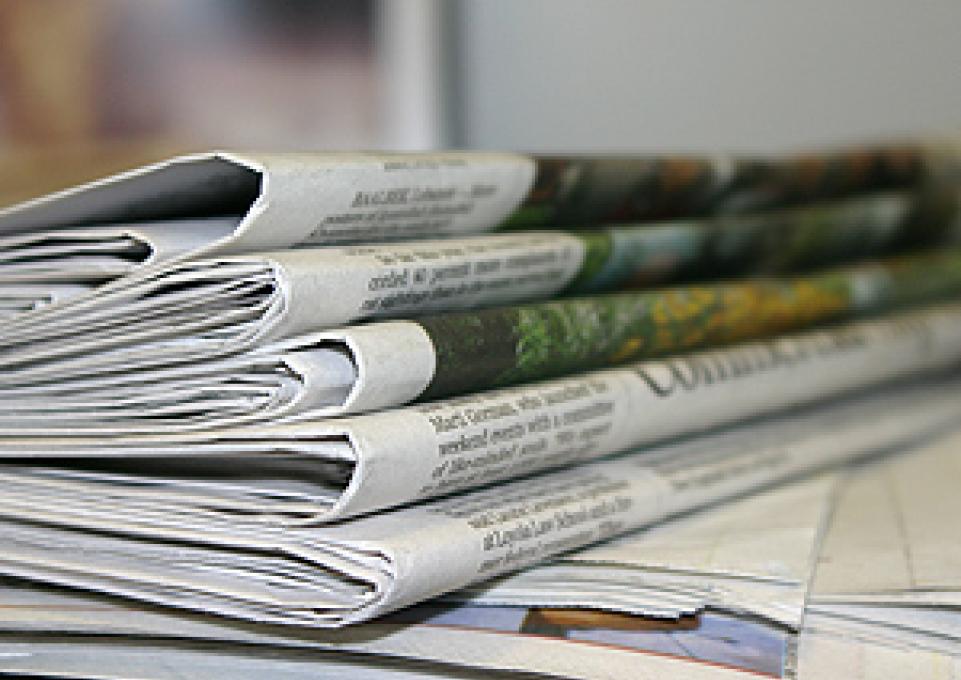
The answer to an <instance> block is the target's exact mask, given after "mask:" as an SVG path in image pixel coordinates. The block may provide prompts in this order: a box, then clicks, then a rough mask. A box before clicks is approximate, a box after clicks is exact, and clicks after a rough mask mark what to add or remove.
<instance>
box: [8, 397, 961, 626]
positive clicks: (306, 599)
mask: <svg viewBox="0 0 961 680" xmlns="http://www.w3.org/2000/svg"><path fill="white" fill-rule="evenodd" d="M956 390H957V382H956V379H955V380H953V381H947V382H941V383H933V384H932V383H910V384H901V385H899V386H897V387H895V388H892V389H890V390H886V391H880V392H874V393H870V394H866V395H863V396H860V397H858V398H857V399H853V400H849V401H846V402H838V403H830V404H824V405H821V406H820V407H818V408H810V409H807V410H803V411H799V412H796V413H794V414H790V415H781V416H779V417H777V418H773V419H770V420H767V421H762V422H757V423H749V424H746V425H744V426H742V427H740V428H736V429H731V430H721V431H718V432H716V433H713V434H709V435H705V436H704V437H700V438H695V439H690V440H686V441H681V442H670V443H668V444H665V445H663V446H661V447H657V448H652V449H648V450H645V451H641V452H637V453H635V454H632V455H627V456H624V457H621V458H617V459H613V460H610V461H604V462H597V463H592V464H585V465H581V466H576V467H573V468H570V469H566V470H563V471H559V472H553V473H549V474H544V475H540V476H536V477H531V478H527V479H523V480H518V481H515V482H511V483H507V484H501V485H498V486H496V487H492V488H489V489H483V490H479V491H474V492H471V493H465V494H461V495H457V496H452V497H449V498H446V499H441V500H437V501H433V502H429V503H424V504H421V505H415V506H411V507H407V508H404V509H399V510H396V511H394V512H389V513H384V514H379V515H373V516H370V517H366V518H362V519H357V520H354V521H351V522H346V523H343V524H340V525H336V526H329V527H322V528H321V527H290V526H287V527H283V526H276V525H274V524H271V523H270V522H264V521H256V520H252V519H251V517H252V516H254V515H256V514H258V511H257V509H255V508H248V514H247V515H246V516H242V515H239V514H229V515H227V516H226V517H216V516H214V515H215V513H210V512H203V513H201V512H197V511H196V510H191V509H190V508H184V507H183V505H182V504H181V503H179V502H168V503H167V504H166V505H158V504H156V503H144V504H142V505H141V506H138V505H137V503H134V502H123V499H122V498H120V499H119V502H118V500H117V499H114V498H112V497H110V495H109V494H108V495H100V496H98V497H92V496H90V495H89V494H85V493H83V491H82V489H81V491H80V492H79V493H74V492H73V490H72V485H71V484H70V483H67V482H66V481H65V482H62V483H59V484H56V485H55V486H54V488H52V489H48V491H47V492H43V487H44V484H43V483H41V484H39V485H33V484H32V482H31V476H32V475H31V474H29V472H30V471H29V470H28V471H27V472H28V474H26V475H25V476H24V477H23V479H24V480H25V484H24V485H17V484H15V482H17V479H18V474H17V471H16V468H14V467H11V468H10V469H9V471H7V473H6V474H5V475H4V480H3V484H2V487H0V488H2V493H0V515H2V516H3V517H4V519H3V521H2V522H0V540H2V541H3V544H4V546H5V549H4V551H3V554H2V555H0V572H2V573H5V574H8V575H11V576H21V577H27V578H31V579H38V580H43V581H48V582H53V583H58V584H63V585H71V586H79V587H84V588H88V589H92V590H99V591H102V592H110V593H116V594H121V595H126V596H129V597H133V598H136V599H141V600H147V601H151V602H156V603H161V604H168V605H173V606H176V607H182V608H187V609H193V610H202V611H208V612H214V613H219V614H223V615H227V616H232V617H237V618H241V619H246V620H252V621H259V622H270V623H289V624H303V625H310V626H320V627H328V626H341V625H344V624H348V623H355V622H359V621H364V620H368V619H371V618H373V617H376V616H380V615H382V614H384V613H386V612H389V611H391V610H394V609H397V608H400V607H404V606H407V605H411V604H414V603H418V602H421V601H424V600H427V599H430V598H432V597H436V596H437V595H440V594H441V593H444V592H448V591H452V590H455V589H459V588H463V587H464V586H466V585H468V584H470V583H474V582H477V581H479V580H482V579H485V578H489V577H492V576H496V575H499V574H503V573H506V572H511V571H515V570H518V569H520V568H523V567H526V566H530V565H532V564H535V563H537V562H540V561H542V560H544V559H546V558H548V557H550V556H553V555H556V554H558V553H561V552H565V551H568V550H572V549H574V548H578V547H582V546H585V545H588V544H591V543H595V542H597V541H600V540H603V539H606V538H610V537H613V536H615V535H618V534H623V533H626V532H628V531H631V530H634V529H637V528H639V527H641V526H642V525H646V524H650V523H651V522H654V521H657V520H660V519H663V518H665V517H667V516H670V515H672V514H674V513H678V512H682V511H686V510H689V509H692V508H695V507H699V506H703V505H705V504H708V503H712V502H716V501H719V500H722V499H726V498H729V497H731V496H734V495H737V494H741V493H745V492H747V491H750V490H753V489H756V488H757V487H759V486H763V485H768V484H771V483H774V482H778V481H783V480H786V479H788V478H791V477H795V476H798V475H801V474H806V473H810V472H813V471H817V470H821V469H823V468H825V467H826V466H831V465H836V464H839V463H842V462H845V461H850V460H852V459H856V458H859V457H863V456H868V455H874V454H877V453H879V452H883V451H891V450H899V449H900V448H903V447H905V446H908V445H909V444H910V443H912V442H913V441H915V440H916V439H917V438H918V437H920V436H924V435H927V434H929V433H931V432H932V431H937V430H940V429H944V428H948V427H952V426H953V424H954V423H956V421H957V418H958V416H959V413H961V404H959V403H958V402H957V399H955V398H954V395H955V394H956ZM40 476H41V477H42V475H40ZM213 502H214V503H216V502H217V499H216V498H213ZM267 512H269V511H267V510H262V511H260V513H261V514H266V513H267ZM90 529H96V531H95V532H90V531H89V530H90Z"/></svg>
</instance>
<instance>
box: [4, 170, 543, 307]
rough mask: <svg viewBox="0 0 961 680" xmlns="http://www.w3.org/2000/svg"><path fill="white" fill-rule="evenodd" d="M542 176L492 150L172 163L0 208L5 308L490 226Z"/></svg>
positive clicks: (467, 231) (126, 173)
mask: <svg viewBox="0 0 961 680" xmlns="http://www.w3.org/2000/svg"><path fill="white" fill-rule="evenodd" d="M534 173H535V162H534V160H533V159H531V158H526V157H524V156H520V155H516V154H506V153H486V152H469V153H465V152H462V153H457V152H448V153H423V154H391V153H303V154H292V153H291V154H246V153H245V154H236V153H226V152H213V153H203V154H195V155H190V156H183V157H179V158H174V159H171V160H169V161H165V162H163V163H158V164H155V165H151V166H147V167H143V168H139V169H136V170H132V171H129V172H125V173H121V174H120V175H117V176H114V177H108V178H105V179H103V180H99V181H96V182H92V183H90V184H87V185H83V186H79V187H75V188H72V189H67V190H65V191H62V192H59V193H55V194H52V195H49V196H45V197H42V198H39V199H36V200H33V201H29V202H27V203H24V204H21V205H18V206H14V207H11V208H7V209H5V210H2V211H0V313H2V310H3V309H4V308H9V307H11V306H15V305H17V301H18V300H22V299H23V298H24V297H25V296H26V295H28V294H29V291H30V290H31V289H35V288H37V287H41V288H43V287H47V286H49V287H51V289H54V288H56V287H58V286H61V285H64V284H70V285H95V284H104V283H108V282H110V281H112V280H115V279H118V278H121V277H125V276H127V275H131V274H136V273H138V272H142V271H144V270H149V269H150V268H152V267H154V266H157V265H160V264H162V263H164V262H171V261H176V260H183V259H185V258H189V257H197V256H200V255H208V254H210V255H212V254H218V255H222V254H227V253H242V252H250V251H256V250H268V249H281V248H291V247H294V246H311V245H312V246H322V245H331V244H341V243H358V242H374V241H384V240H399V239H412V238H427V237H434V238H437V237H441V236H445V235H462V234H467V233H473V232H480V231H487V230H490V229H493V228H494V227H496V226H497V225H498V224H500V223H501V222H502V221H503V220H504V219H505V218H506V217H507V216H508V215H510V214H511V213H512V212H513V211H514V210H515V208H516V207H517V206H518V205H519V204H520V202H521V201H522V200H523V199H524V198H525V197H526V196H527V195H528V192H529V190H530V187H531V185H532V182H533V180H534ZM73 292H74V293H80V292H81V291H79V290H78V289H74V290H73ZM94 295H95V292H94ZM41 297H42V296H41ZM52 308H54V307H51V309H52ZM37 309H39V307H38V308H37ZM18 311H19V312H20V313H19V314H18V316H17V317H16V318H17V319H19V320H22V319H25V318H31V317H34V316H36V315H37V314H39V312H37V311H36V310H35V309H33V308H30V309H24V308H23V307H22V305H20V306H19V309H18ZM24 312H33V313H30V314H26V313H24Z"/></svg>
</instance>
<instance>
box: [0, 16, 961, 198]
mask: <svg viewBox="0 0 961 680" xmlns="http://www.w3.org/2000/svg"><path fill="white" fill-rule="evenodd" d="M958 35H961V5H959V4H957V3H955V2H952V1H951V0H924V1H922V2H920V3H902V2H898V1H897V0H852V2H847V3H843V4H841V5H838V4H837V3H833V2H828V1H827V0H815V1H813V2H808V3H803V4H794V5H785V4H783V3H763V2H753V1H749V2H744V1H743V0H722V1H720V2H717V1H711V2H708V1H707V0H696V1H695V2H689V3H685V4H684V5H683V6H677V5H676V4H675V3H671V2H666V1H661V0H594V1H592V2H580V1H578V0H530V1H527V2H521V3H518V2H512V1H511V0H485V1H483V2H473V1H471V0H138V1H137V2H130V1H129V0H4V1H3V2H2V3H0V203H3V204H7V203H10V202H12V201H16V200H20V199H23V198H27V197H31V196H35V195H38V194H42V193H44V192H47V191H49V190H53V189H57V188H60V187H63V186H67V185H70V184H73V183H76V182H79V181H83V180H86V179H89V178H93V177H97V176H101V175H104V174H106V173H109V172H113V171H116V170H120V169H123V168H127V167H133V166H136V165H139V164H142V163H144V162H148V161H151V160H154V159H160V158H163V157H166V156H169V155H171V154H172V153H178V152H183V151H189V150H197V149H209V148H232V149H271V150H277V151H280V150H318V149H403V150H423V149H431V148H447V147H459V148H496V149H510V150H524V151H593V152H604V151H613V152H623V153H627V152H639V151H640V152H645V151H651V152H655V151H675V152H677V151H688V150H692V151H697V152H711V151H715V150H718V151H719V150H730V151H751V152H755V151H759V152H768V151H783V150H789V149H791V148H797V147H802V146H806V147H810V146H812V145H823V144H831V143H836V142H844V143H850V142H852V141H857V140H860V139H874V138H881V137H892V136H900V135H915V136H916V135H918V134H925V133H929V132H931V133H943V132H952V131H954V130H955V129H956V128H957V126H958V124H959V122H961V87H958V85H957V82H956V71H957V69H956V67H957V64H958V63H961V41H959V40H957V36H958Z"/></svg>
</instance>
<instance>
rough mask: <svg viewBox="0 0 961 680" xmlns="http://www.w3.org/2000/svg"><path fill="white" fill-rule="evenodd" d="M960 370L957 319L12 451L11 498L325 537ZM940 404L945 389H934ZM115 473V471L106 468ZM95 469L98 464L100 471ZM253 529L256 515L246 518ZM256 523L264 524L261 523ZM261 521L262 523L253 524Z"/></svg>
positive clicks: (9, 445)
mask: <svg viewBox="0 0 961 680" xmlns="http://www.w3.org/2000/svg"><path fill="white" fill-rule="evenodd" d="M959 359H961V309H958V308H956V307H947V308H942V309H938V310H935V311H928V312H924V313H919V314H908V315H907V316H898V317H891V318H889V319H887V320H881V321H870V322H860V323H855V324H849V325H845V326H840V327H837V328H835V329H832V330H825V331H815V332H809V333H805V334H799V335H796V336H785V337H781V338H778V339H775V340H772V341H768V342H759V343H748V344H745V345H738V346H732V347H730V348H725V349H719V350H714V351H710V352H705V353H700V354H695V355H689V356H686V357H676V358H671V359H667V360H664V361H656V362H646V363H642V364H637V365H634V366H630V367H627V368H624V369H617V370H610V371H599V372H594V373H585V374H581V375H579V376H575V377H572V378H565V379H560V380H553V381H546V382H542V383H533V384H529V385H524V386H520V387H516V388H511V389H505V390H500V391H493V392H486V393H481V394H476V395H470V396H466V397H461V398H456V399H450V400H445V401H439V402H434V403H428V404H424V405H421V406H413V407H408V408H405V409H399V410H394V411H384V412H380V413H374V414H369V415H363V416H356V417H353V418H349V419H341V420H327V419H324V418H319V419H316V420H314V419H305V420H303V421H302V422H294V423H289V424H282V425H275V426H259V427H250V428H234V429H223V430H214V431H200V432H197V433H195V434H184V435H170V436H165V437H161V436H156V437H149V436H144V437H139V438H134V437H130V438H123V439H116V440H104V439H103V438H101V437H92V438H89V439H84V438H78V437H68V438H65V439H40V438H31V437H26V438H20V439H13V438H7V439H5V441H4V447H3V451H2V452H0V455H2V456H4V457H6V458H12V457H19V458H24V457H33V458H50V457H60V458H71V459H75V461H76V463H75V464H73V465H70V466H57V467H54V468H50V467H35V468H34V469H32V470H25V471H24V472H23V473H22V474H20V473H18V474H17V478H16V479H14V478H13V475H12V470H13V468H11V467H9V466H8V467H6V468H4V471H3V474H4V475H5V480H6V481H5V484H8V485H9V486H7V487H6V497H7V498H8V499H9V501H8V502H13V499H14V497H15V496H16V497H17V498H19V499H20V500H19V501H18V502H20V503H22V504H23V505H25V506H28V507H29V506H30V505H32V504H33V503H34V502H35V498H36V495H37V494H38V493H42V494H47V495H51V496H53V497H62V496H63V494H66V493H67V491H66V489H65V488H64V486H65V484H67V483H68V482H69V484H68V486H69V488H70V489H71V492H70V496H71V498H75V499H76V502H77V504H78V507H81V506H86V510H85V512H89V513H94V514H97V513H109V512H111V511H112V510H109V509H108V505H107V504H106V502H105V501H104V498H105V497H109V498H110V499H111V503H113V504H116V506H117V507H118V508H120V507H125V506H126V505H131V506H136V507H141V506H142V507H144V508H153V509H154V512H152V513H151V516H153V517H155V518H156V519H154V520H152V521H156V522H161V523H163V522H167V521H171V518H170V517H169V516H168V515H167V514H166V512H165V511H164V508H166V507H167V506H168V505H169V504H170V503H171V502H176V503H177V504H178V506H179V507H180V508H181V512H182V517H181V518H180V519H179V520H178V521H179V522H196V523H197V526H203V527H207V526H210V525H212V524H224V523H226V524H228V525H229V524H230V523H231V522H233V521H235V520H236V518H237V517H244V518H247V520H249V521H250V522H253V523H255V524H256V523H258V522H260V523H267V524H274V525H297V524H305V523H307V524H313V523H317V522H327V521H332V520H335V519H341V518H344V517H350V516H356V515H360V514H364V513H368V512H372V511H375V510H382V509H385V508H390V507H394V506H397V505H400V504H404V503H409V502H411V501H418V500H423V499H427V498H431V497H435V496H439V495H443V494H447V493H450V492H454V491H460V490H465V489H469V488H474V487H477V486H480V485H482V484H487V483H490V482H495V481H500V480H507V479H513V478H517V477H520V476H522V475H525V474H528V473H531V472H535V471H539V470H544V469H548V468H552V467H559V466H564V465H568V464H571V463H577V462H582V461H585V460H589V459H592V458H597V457H600V456H604V455H608V454H612V453H616V452H618V451H624V450H628V449H631V448H634V447H638V446H643V445H649V444H653V443H655V442H659V441H664V440H666V439H668V438H671V437H677V436H679V435H686V434H691V433H693V432H698V431H703V430H705V429H708V428H710V427H715V426H719V425H723V424H726V423H731V422H734V421H737V420H740V419H744V418H749V417H753V416H757V415H760V414H764V413H771V412H773V411H776V410H778V409H783V408H789V407H795V406H798V405H800V404H804V403H809V402H812V401H815V400H818V399H825V398H829V397H832V396H837V395H840V394H843V393H844V392H848V391H852V390H856V389H859V388H866V387H870V386H872V385H876V384H879V383H881V382H883V381H886V380H892V379H895V378H901V377H906V376H910V375H915V374H918V373H919V372H923V371H925V370H928V371H931V370H936V371H944V370H945V369H948V368H950V367H952V366H954V365H956V363H957V361H958V360H959ZM943 389H945V390H949V389H950V387H947V386H945V387H943ZM107 459H110V463H109V465H105V462H104V461H106V460H107ZM98 461H99V462H98ZM252 509H253V510H257V511H258V512H257V513H253V514H252V513H251V510H252ZM259 513H260V515H259ZM259 516H263V517H268V518H269V521H268V522H262V521H261V520H260V519H259Z"/></svg>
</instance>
